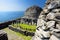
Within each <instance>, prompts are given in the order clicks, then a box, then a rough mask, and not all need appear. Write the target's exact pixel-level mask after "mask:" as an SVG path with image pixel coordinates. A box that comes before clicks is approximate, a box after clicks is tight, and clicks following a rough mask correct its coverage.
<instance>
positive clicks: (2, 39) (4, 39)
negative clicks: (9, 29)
mask: <svg viewBox="0 0 60 40" xmlns="http://www.w3.org/2000/svg"><path fill="white" fill-rule="evenodd" d="M0 40H8V36H7V33H6V32H4V31H2V30H0Z"/></svg>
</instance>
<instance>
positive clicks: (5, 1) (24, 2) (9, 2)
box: [0, 0, 46, 11]
mask: <svg viewBox="0 0 60 40" xmlns="http://www.w3.org/2000/svg"><path fill="white" fill-rule="evenodd" d="M45 1H46V0H0V11H25V10H26V9H27V8H28V7H30V6H33V5H38V6H40V7H42V8H43V7H44V4H45Z"/></svg>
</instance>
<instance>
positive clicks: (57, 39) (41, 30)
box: [32, 0, 60, 40]
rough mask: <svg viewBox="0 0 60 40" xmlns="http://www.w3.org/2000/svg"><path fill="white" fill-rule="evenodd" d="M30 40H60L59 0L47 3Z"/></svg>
mask: <svg viewBox="0 0 60 40" xmlns="http://www.w3.org/2000/svg"><path fill="white" fill-rule="evenodd" d="M32 40H60V0H49V1H47V3H46V6H45V7H44V9H43V11H42V12H41V14H40V16H39V18H38V21H37V28H36V32H35V36H33V37H32Z"/></svg>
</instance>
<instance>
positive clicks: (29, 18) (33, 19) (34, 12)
mask: <svg viewBox="0 0 60 40" xmlns="http://www.w3.org/2000/svg"><path fill="white" fill-rule="evenodd" d="M41 11H42V8H40V7H39V6H32V7H29V8H28V9H27V10H26V11H25V14H24V16H23V17H21V23H26V24H29V25H36V24H37V19H38V17H39V15H40V12H41Z"/></svg>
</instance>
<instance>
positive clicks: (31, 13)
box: [25, 5, 42, 18]
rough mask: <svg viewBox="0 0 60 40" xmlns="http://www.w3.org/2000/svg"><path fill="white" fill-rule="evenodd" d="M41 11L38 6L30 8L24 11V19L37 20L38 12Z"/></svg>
mask: <svg viewBox="0 0 60 40" xmlns="http://www.w3.org/2000/svg"><path fill="white" fill-rule="evenodd" d="M41 11H42V8H40V7H39V6H36V5H35V6H31V7H29V8H28V9H27V10H26V11H25V16H26V18H27V17H28V18H38V16H39V15H40V12H41Z"/></svg>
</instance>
